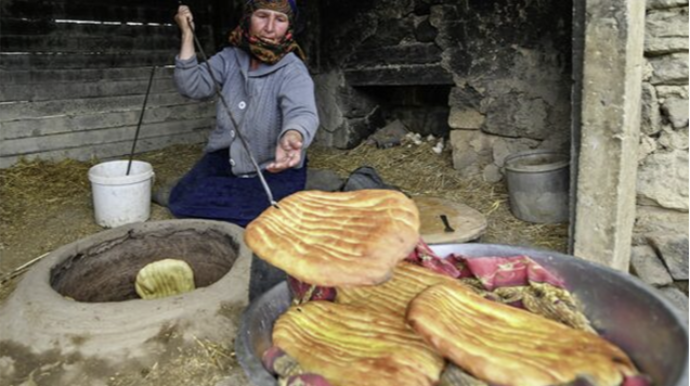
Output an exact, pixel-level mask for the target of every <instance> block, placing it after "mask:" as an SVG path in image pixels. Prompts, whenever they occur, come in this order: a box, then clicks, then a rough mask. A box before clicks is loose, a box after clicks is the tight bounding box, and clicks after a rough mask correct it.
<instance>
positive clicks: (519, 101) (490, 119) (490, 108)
mask: <svg viewBox="0 0 690 386" xmlns="http://www.w3.org/2000/svg"><path fill="white" fill-rule="evenodd" d="M549 110H550V108H549V105H548V104H547V103H546V101H544V100H543V99H541V98H531V97H528V96H527V95H526V94H524V93H521V92H516V91H511V92H508V93H505V94H501V95H496V96H495V97H494V98H488V99H485V100H484V101H483V103H482V110H481V111H482V112H485V114H486V122H485V124H484V127H483V130H484V131H486V132H487V133H491V134H496V135H500V136H503V137H526V138H531V139H544V138H546V137H548V136H549V134H550V131H551V130H552V128H551V127H550V126H549V125H548V116H549Z"/></svg>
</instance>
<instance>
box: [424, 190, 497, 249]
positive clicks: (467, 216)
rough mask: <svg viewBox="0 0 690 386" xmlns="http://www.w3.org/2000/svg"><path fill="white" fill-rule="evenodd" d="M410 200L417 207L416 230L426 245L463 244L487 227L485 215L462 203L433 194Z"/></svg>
mask: <svg viewBox="0 0 690 386" xmlns="http://www.w3.org/2000/svg"><path fill="white" fill-rule="evenodd" d="M412 199H413V200H414V202H415V204H417V208H419V217H420V222H421V228H420V232H419V233H420V234H421V236H422V240H424V242H426V243H427V244H447V243H464V242H467V241H471V240H476V239H478V238H479V237H481V235H483V234H484V231H485V230H486V225H487V221H486V217H485V216H484V215H483V214H481V213H480V212H479V211H478V210H476V209H472V208H470V207H469V206H467V205H465V204H461V203H459V202H453V201H450V200H447V199H445V198H441V197H432V196H417V197H413V198H412ZM442 216H445V218H446V219H447V223H448V225H449V227H447V226H446V224H445V223H444V220H443V217H442Z"/></svg>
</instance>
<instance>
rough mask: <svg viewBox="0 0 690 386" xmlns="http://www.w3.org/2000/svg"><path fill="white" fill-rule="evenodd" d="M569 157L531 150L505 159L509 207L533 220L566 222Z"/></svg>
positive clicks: (525, 218) (517, 215)
mask: <svg viewBox="0 0 690 386" xmlns="http://www.w3.org/2000/svg"><path fill="white" fill-rule="evenodd" d="M569 162H570V161H569V159H568V156H567V155H565V154H562V153H558V152H555V151H552V150H530V151H525V152H520V153H515V154H512V155H510V156H508V157H506V159H505V166H504V168H505V174H506V181H507V184H508V196H509V201H510V210H511V212H512V213H513V215H514V216H515V217H517V218H519V219H520V220H523V221H529V222H534V223H559V222H564V221H568V215H569V211H568V200H569V198H568V191H569V189H570V176H569V173H570V172H569V168H568V165H569Z"/></svg>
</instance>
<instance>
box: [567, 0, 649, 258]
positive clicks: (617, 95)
mask: <svg viewBox="0 0 690 386" xmlns="http://www.w3.org/2000/svg"><path fill="white" fill-rule="evenodd" d="M574 4H575V9H574V10H575V12H574V13H575V15H574V16H575V17H574V20H575V23H574V34H573V36H574V39H575V41H574V47H575V50H576V52H575V54H574V58H575V61H574V66H573V67H574V74H575V79H576V82H575V83H576V86H575V87H576V88H575V90H574V93H573V97H574V98H573V99H574V102H575V104H574V106H575V109H574V110H578V111H575V112H574V116H573V125H574V127H573V135H574V138H573V144H574V149H573V151H574V152H575V153H577V154H575V160H576V162H575V165H574V169H576V170H574V172H573V177H574V179H573V181H574V185H573V187H572V190H573V196H572V197H571V198H572V199H573V200H574V202H573V204H574V205H572V208H573V210H572V212H571V215H573V217H574V218H573V219H572V220H573V221H571V236H572V238H571V242H572V245H571V249H572V251H571V252H572V253H573V254H574V255H576V256H579V257H582V258H585V259H587V260H591V261H595V262H598V263H602V264H604V265H607V266H610V267H613V268H616V269H620V270H624V271H627V270H628V266H629V260H630V249H631V238H632V229H633V223H634V221H635V191H636V189H635V185H636V174H637V145H638V141H639V122H640V97H641V84H642V68H643V43H644V27H645V23H644V21H645V1H643V0H586V1H575V2H574ZM577 39H581V41H579V42H578V41H577ZM578 48H579V49H580V50H581V51H580V52H577V50H578ZM578 61H580V62H579V63H578ZM578 71H580V73H578ZM579 75H580V76H581V77H580V79H578V76H579ZM578 87H580V88H579V89H578ZM578 107H579V109H578ZM578 115H579V116H578Z"/></svg>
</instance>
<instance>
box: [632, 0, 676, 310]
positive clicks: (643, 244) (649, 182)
mask: <svg viewBox="0 0 690 386" xmlns="http://www.w3.org/2000/svg"><path fill="white" fill-rule="evenodd" d="M645 59H646V63H647V64H646V67H647V68H646V69H645V78H644V82H643V84H642V121H641V127H640V147H639V156H638V160H639V168H638V178H637V216H636V224H635V237H634V240H633V243H634V245H636V246H635V247H634V248H633V253H632V257H631V263H632V270H633V272H636V273H637V274H638V275H639V276H640V277H641V278H642V279H643V280H645V281H647V282H648V283H650V284H652V285H655V286H657V287H660V288H662V290H663V291H664V292H665V293H666V294H668V295H669V296H670V297H671V298H672V299H677V300H678V301H679V302H680V304H684V309H685V310H687V308H688V303H687V301H688V299H687V293H688V1H687V0H647V18H646V27H645ZM683 293H684V295H685V296H683Z"/></svg>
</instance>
